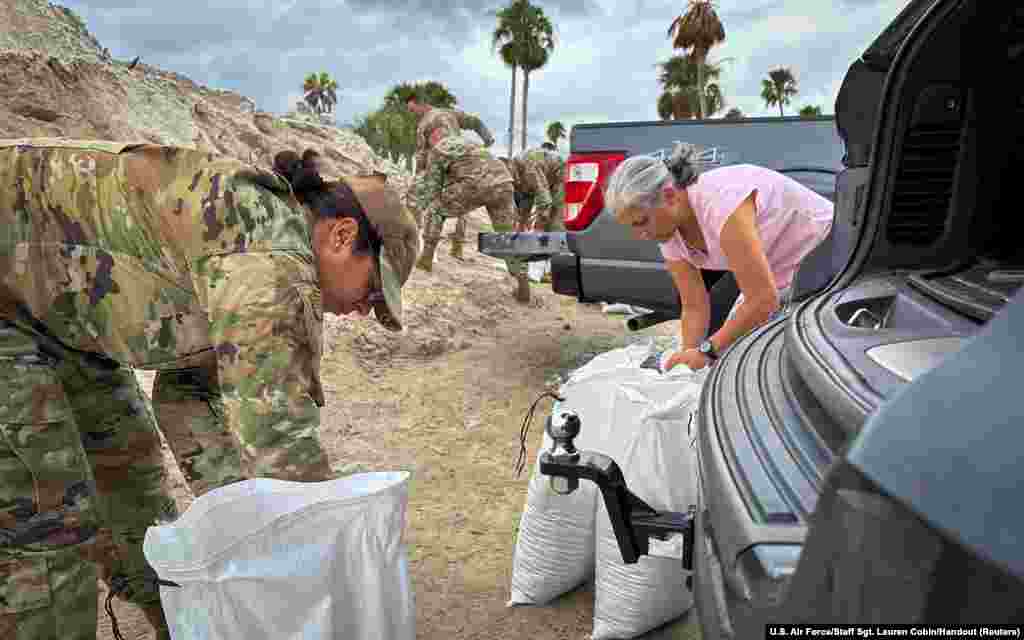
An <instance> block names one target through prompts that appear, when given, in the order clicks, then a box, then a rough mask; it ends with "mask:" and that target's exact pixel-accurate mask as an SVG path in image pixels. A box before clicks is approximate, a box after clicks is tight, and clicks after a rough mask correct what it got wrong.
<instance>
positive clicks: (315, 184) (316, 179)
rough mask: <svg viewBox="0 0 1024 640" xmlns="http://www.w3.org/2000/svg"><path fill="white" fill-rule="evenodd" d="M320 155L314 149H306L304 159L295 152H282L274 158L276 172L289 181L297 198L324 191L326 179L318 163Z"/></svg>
mask: <svg viewBox="0 0 1024 640" xmlns="http://www.w3.org/2000/svg"><path fill="white" fill-rule="evenodd" d="M319 155H320V154H318V153H317V152H316V151H314V150H313V149H306V151H305V152H304V153H303V154H302V157H299V154H297V153H295V152H294V151H282V152H280V153H278V154H277V155H276V156H274V171H276V172H277V173H279V174H280V175H281V176H283V177H284V179H285V180H287V181H288V183H289V184H290V185H291V186H292V191H294V192H295V195H296V196H299V197H301V196H302V195H303V194H308V193H311V192H316V191H322V190H323V188H324V179H323V178H322V177H321V176H320V167H319V163H318V162H317V157H318V156H319Z"/></svg>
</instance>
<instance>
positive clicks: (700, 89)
mask: <svg viewBox="0 0 1024 640" xmlns="http://www.w3.org/2000/svg"><path fill="white" fill-rule="evenodd" d="M707 55H708V54H707V53H703V52H702V53H701V54H700V55H698V56H694V57H695V58H697V118H704V114H705V113H707V112H708V110H707V96H705V95H704V59H705V58H707Z"/></svg>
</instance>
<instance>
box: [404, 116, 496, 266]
mask: <svg viewBox="0 0 1024 640" xmlns="http://www.w3.org/2000/svg"><path fill="white" fill-rule="evenodd" d="M406 106H407V107H408V108H409V111H412V112H413V113H415V114H416V115H418V116H419V117H420V121H419V124H418V125H417V126H416V171H417V173H420V174H421V176H422V175H423V174H424V173H426V170H427V163H428V161H429V159H430V153H429V152H430V150H431V149H432V148H434V147H435V146H437V143H438V142H440V141H441V140H444V139H445V138H447V137H450V136H461V135H462V130H463V129H469V130H472V131H475V132H476V133H477V134H478V135H479V136H480V139H481V140H483V141H484V146H486V147H490V146H491V145H492V144H494V136H493V135H491V131H490V129H488V128H487V126H486V125H484V123H483V121H482V120H480V118H478V117H477V116H475V115H472V114H469V113H466V112H464V111H460V110H458V109H440V108H438V107H432V106H430V105H428V104H422V103H420V102H419V101H417V100H416V98H415V96H414V97H411V98H409V100H408V102H407V103H406ZM419 222H421V223H423V222H424V221H419ZM441 231H442V229H438V230H437V233H438V234H440V233H441ZM450 239H451V241H452V247H451V255H452V257H453V258H455V259H457V260H462V259H463V255H462V250H463V245H464V244H465V242H466V217H465V216H459V217H458V218H456V224H455V233H453V234H452V235H451V236H450Z"/></svg>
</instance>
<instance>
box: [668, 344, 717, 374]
mask: <svg viewBox="0 0 1024 640" xmlns="http://www.w3.org/2000/svg"><path fill="white" fill-rule="evenodd" d="M677 364H685V365H686V366H687V367H689V368H690V369H692V370H693V371H698V370H700V369H703V368H704V367H706V366H708V365H709V364H711V358H708V357H707V356H706V355H704V354H703V353H701V352H700V351H697V350H696V349H683V350H682V351H676V352H675V353H673V354H672V356H671V357H669V359H668V362H666V363H665V371H671V370H672V367H674V366H676V365H677Z"/></svg>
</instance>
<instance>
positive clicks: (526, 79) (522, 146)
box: [519, 69, 530, 151]
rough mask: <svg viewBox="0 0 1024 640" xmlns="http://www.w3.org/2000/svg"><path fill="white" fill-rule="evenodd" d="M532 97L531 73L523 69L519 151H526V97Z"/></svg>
mask: <svg viewBox="0 0 1024 640" xmlns="http://www.w3.org/2000/svg"><path fill="white" fill-rule="evenodd" d="M528 95H530V72H529V71H527V70H526V69H523V130H522V131H521V132H520V133H519V150H520V151H525V150H526V130H527V129H528V128H529V127H527V126H526V97H527V96H528Z"/></svg>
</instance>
